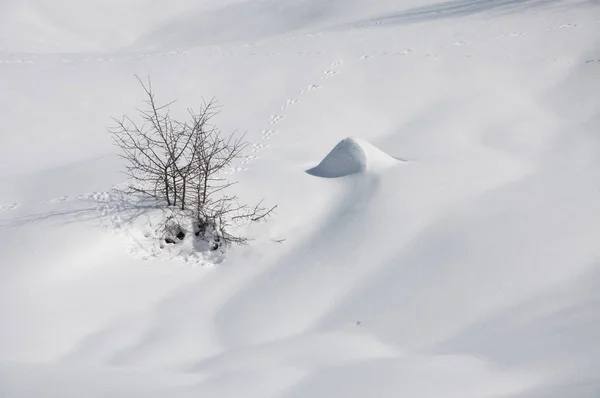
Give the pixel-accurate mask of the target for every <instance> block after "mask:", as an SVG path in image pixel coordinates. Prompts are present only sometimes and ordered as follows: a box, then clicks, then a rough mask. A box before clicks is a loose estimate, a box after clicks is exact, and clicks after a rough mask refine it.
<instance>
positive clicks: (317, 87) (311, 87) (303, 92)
mask: <svg viewBox="0 0 600 398" xmlns="http://www.w3.org/2000/svg"><path fill="white" fill-rule="evenodd" d="M319 88H321V86H319V85H318V84H311V85H309V86H307V87H306V88H305V89H304V90H302V91H301V92H300V93H301V94H306V93H308V92H309V91H313V90H316V89H319Z"/></svg>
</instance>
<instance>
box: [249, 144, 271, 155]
mask: <svg viewBox="0 0 600 398" xmlns="http://www.w3.org/2000/svg"><path fill="white" fill-rule="evenodd" d="M268 146H269V145H267V144H262V143H260V142H257V143H255V144H252V152H254V153H256V152H259V151H261V150H263V149H264V148H266V147H268Z"/></svg>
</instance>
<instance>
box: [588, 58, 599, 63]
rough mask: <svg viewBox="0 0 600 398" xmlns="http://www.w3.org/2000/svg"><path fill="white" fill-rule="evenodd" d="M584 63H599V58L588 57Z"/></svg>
mask: <svg viewBox="0 0 600 398" xmlns="http://www.w3.org/2000/svg"><path fill="white" fill-rule="evenodd" d="M585 63H586V64H600V58H596V59H588V60H587V61H585Z"/></svg>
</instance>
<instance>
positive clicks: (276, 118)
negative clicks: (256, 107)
mask: <svg viewBox="0 0 600 398" xmlns="http://www.w3.org/2000/svg"><path fill="white" fill-rule="evenodd" d="M282 120H283V116H281V115H273V116H271V124H277V123H279V122H280V121H282Z"/></svg>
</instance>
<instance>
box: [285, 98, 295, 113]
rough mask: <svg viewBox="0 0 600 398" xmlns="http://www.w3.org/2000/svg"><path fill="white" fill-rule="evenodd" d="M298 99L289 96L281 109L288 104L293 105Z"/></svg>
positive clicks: (288, 105) (287, 106)
mask: <svg viewBox="0 0 600 398" xmlns="http://www.w3.org/2000/svg"><path fill="white" fill-rule="evenodd" d="M296 102H298V100H297V99H296V98H290V99H288V100H287V101H286V102H285V105H283V106H282V107H281V109H282V110H286V109H287V108H289V107H290V106H292V105H294V104H295V103H296Z"/></svg>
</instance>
